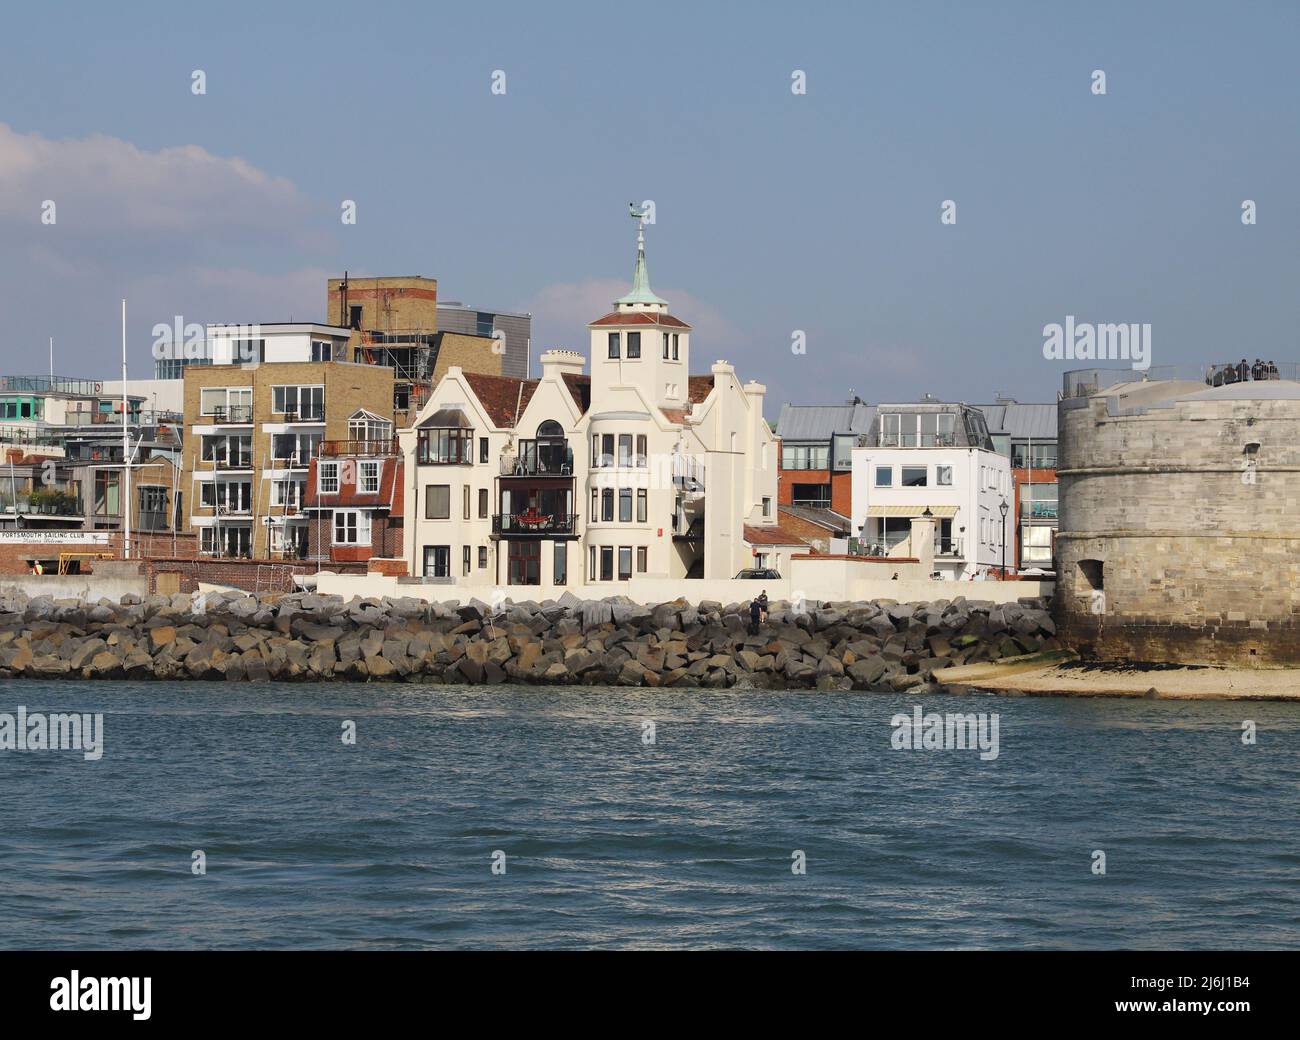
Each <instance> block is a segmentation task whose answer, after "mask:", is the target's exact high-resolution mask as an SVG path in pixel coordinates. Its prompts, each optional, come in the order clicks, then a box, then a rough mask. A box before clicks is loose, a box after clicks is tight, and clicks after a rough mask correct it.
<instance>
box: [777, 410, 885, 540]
mask: <svg viewBox="0 0 1300 1040" xmlns="http://www.w3.org/2000/svg"><path fill="white" fill-rule="evenodd" d="M875 415H876V409H875V408H874V407H873V406H871V405H869V404H866V403H864V402H863V401H862V400H860V399H859V398H857V397H854V398H853V399H852V400H851V401H849V402H848V403H846V404H828V405H801V404H785V405H782V407H781V414H780V416H779V417H778V418H777V423H776V435H777V436H778V437H779V438H780V440H781V458H780V469H779V470H778V472H777V501H778V502H779V503H780V506H781V512H782V513H783V514H786V515H792V516H798V517H799V518H801V519H803V520H806V521H811V522H812V523H814V524H816V525H818V527H820V528H822V529H823V530H824V531H826V532H828V533H829V534H830V535H831V536H832V537H839V538H847V537H849V535H850V534H852V533H854V532H852V531H851V529H850V528H851V525H850V513H851V511H852V508H853V449H854V447H856V446H857V444H858V442H859V440H860V439H861V438H863V437H865V436H866V434H867V433H869V432H870V430H871V424H872V421H873V420H874V419H875Z"/></svg>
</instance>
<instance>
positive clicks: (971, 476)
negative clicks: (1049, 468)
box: [852, 399, 1015, 580]
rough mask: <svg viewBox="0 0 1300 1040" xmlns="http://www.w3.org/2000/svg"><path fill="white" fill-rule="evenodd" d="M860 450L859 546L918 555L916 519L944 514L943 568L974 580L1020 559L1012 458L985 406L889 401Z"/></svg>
mask: <svg viewBox="0 0 1300 1040" xmlns="http://www.w3.org/2000/svg"><path fill="white" fill-rule="evenodd" d="M864 440H865V441H866V443H865V445H863V446H862V447H858V448H855V449H853V471H852V472H853V507H852V509H853V527H854V530H855V532H857V537H858V540H859V542H858V546H857V548H858V549H859V551H861V552H864V553H866V554H867V555H872V556H887V555H897V556H917V555H918V553H917V551H916V547H914V546H911V545H910V543H909V539H910V537H911V531H912V519H913V518H914V517H918V516H924V517H929V518H933V521H934V567H935V571H936V572H937V573H938V575H939V576H940V577H942V578H946V579H952V580H966V579H972V578H977V577H984V576H987V575H990V573H991V572H995V571H1001V569H1002V566H1003V563H1002V561H1003V559H1004V554H1005V559H1006V566H1007V570H1008V571H1010V570H1011V568H1012V566H1013V564H1014V560H1015V541H1014V539H1015V525H1014V521H1015V517H1014V513H1013V509H1014V501H1013V499H1014V489H1013V486H1012V480H1011V465H1010V462H1011V460H1010V459H1009V458H1008V457H1007V456H1005V455H1001V454H999V453H998V452H996V451H995V450H994V448H993V440H992V437H991V436H990V434H989V430H988V425H987V423H986V421H985V418H984V415H983V413H982V412H981V411H980V410H979V409H978V408H974V407H972V406H970V405H965V404H946V403H941V402H937V401H934V400H932V399H926V400H925V401H922V402H919V403H915V404H881V405H878V406H877V409H876V418H875V421H874V422H873V423H872V427H871V431H870V433H868V434H867V435H866V437H865V438H864Z"/></svg>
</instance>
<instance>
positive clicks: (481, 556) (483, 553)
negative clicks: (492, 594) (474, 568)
mask: <svg viewBox="0 0 1300 1040" xmlns="http://www.w3.org/2000/svg"><path fill="white" fill-rule="evenodd" d="M478 569H479V570H486V569H487V546H486V545H480V546H479V547H478Z"/></svg>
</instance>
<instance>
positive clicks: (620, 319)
mask: <svg viewBox="0 0 1300 1040" xmlns="http://www.w3.org/2000/svg"><path fill="white" fill-rule="evenodd" d="M591 324H593V325H667V326H669V327H670V328H674V329H689V328H690V326H689V325H687V324H686V322H684V321H682V319H681V318H674V317H673V316H672V315H671V314H666V313H663V312H660V311H611V312H610V313H609V314H606V315H605V316H604V317H602V318H597V319H596V320H595V321H593V322H592V323H591Z"/></svg>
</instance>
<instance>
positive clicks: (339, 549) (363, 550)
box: [307, 510, 403, 563]
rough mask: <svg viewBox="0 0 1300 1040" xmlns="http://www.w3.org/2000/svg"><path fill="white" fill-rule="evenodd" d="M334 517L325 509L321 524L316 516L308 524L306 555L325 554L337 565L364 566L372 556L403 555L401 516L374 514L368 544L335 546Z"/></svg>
mask: <svg viewBox="0 0 1300 1040" xmlns="http://www.w3.org/2000/svg"><path fill="white" fill-rule="evenodd" d="M333 542H334V514H333V511H332V510H324V511H322V513H321V518H320V521H319V522H317V520H316V517H315V515H313V516H312V519H311V521H310V522H309V523H308V525H307V548H308V555H310V556H320V555H324V556H326V557H328V558H329V559H330V560H334V561H338V562H340V563H357V562H359V563H364V562H365V561H366V560H369V559H370V558H371V557H373V556H380V557H389V558H392V557H400V556H401V555H402V551H403V546H402V517H400V516H388V515H386V514H383V513H373V514H371V517H370V544H369V545H334V544H333Z"/></svg>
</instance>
